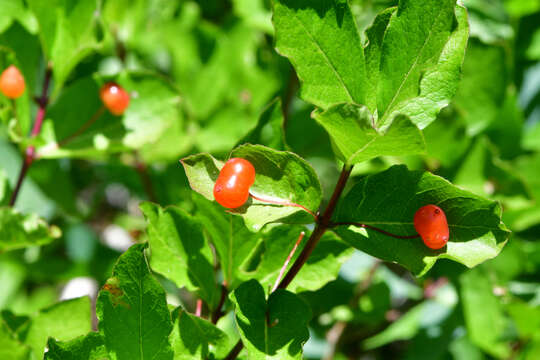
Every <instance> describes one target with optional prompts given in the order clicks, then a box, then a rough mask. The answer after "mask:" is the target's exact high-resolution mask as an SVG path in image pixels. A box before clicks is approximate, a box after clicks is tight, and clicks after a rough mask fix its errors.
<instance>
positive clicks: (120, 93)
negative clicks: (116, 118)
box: [99, 82, 129, 115]
mask: <svg viewBox="0 0 540 360" xmlns="http://www.w3.org/2000/svg"><path fill="white" fill-rule="evenodd" d="M99 97H100V98H101V101H103V104H104V105H105V107H106V108H107V109H108V110H109V111H110V112H111V113H112V114H114V115H122V114H123V113H124V111H125V110H126V109H127V107H128V105H129V94H128V93H127V92H126V90H124V89H123V88H122V87H121V86H120V85H118V84H117V83H114V82H108V83H106V84H105V85H103V86H102V87H101V89H100V90H99Z"/></svg>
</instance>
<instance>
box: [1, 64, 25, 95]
mask: <svg viewBox="0 0 540 360" xmlns="http://www.w3.org/2000/svg"><path fill="white" fill-rule="evenodd" d="M25 87H26V85H25V83H24V77H23V76H22V74H21V72H20V71H19V69H17V67H16V66H14V65H11V66H9V67H8V68H7V69H6V70H4V72H3V73H2V75H0V91H2V93H3V94H4V95H6V96H7V97H8V98H11V99H16V98H18V97H20V96H21V95H22V94H23V93H24V88H25Z"/></svg>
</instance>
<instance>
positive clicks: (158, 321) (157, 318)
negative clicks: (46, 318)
mask: <svg viewBox="0 0 540 360" xmlns="http://www.w3.org/2000/svg"><path fill="white" fill-rule="evenodd" d="M145 247H146V245H143V244H138V245H133V246H131V247H130V248H129V249H128V250H127V252H125V253H124V254H123V255H122V256H120V258H119V259H118V262H117V263H116V265H115V266H114V269H113V274H112V275H113V276H112V277H111V278H109V280H107V283H106V284H105V286H104V287H103V289H102V290H101V291H100V292H99V295H98V299H97V305H96V313H97V317H98V319H99V330H100V332H101V333H102V334H103V335H104V337H105V345H106V347H107V350H108V351H109V354H110V356H111V357H112V358H114V359H119V360H122V359H126V360H127V359H130V360H142V359H158V360H161V359H167V360H172V358H173V351H172V348H171V345H170V343H169V340H168V336H169V333H170V332H171V330H172V322H171V315H170V313H169V309H168V307H167V301H166V299H165V291H164V290H163V288H162V287H161V285H160V284H159V282H158V281H157V280H156V279H155V278H154V277H153V276H152V274H151V273H150V269H149V268H148V264H147V260H146V256H145V254H144V249H145Z"/></svg>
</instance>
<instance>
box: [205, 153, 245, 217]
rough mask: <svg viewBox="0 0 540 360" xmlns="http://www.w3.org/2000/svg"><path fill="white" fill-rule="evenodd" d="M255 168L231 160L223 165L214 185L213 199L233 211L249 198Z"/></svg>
mask: <svg viewBox="0 0 540 360" xmlns="http://www.w3.org/2000/svg"><path fill="white" fill-rule="evenodd" d="M254 182H255V168H254V167H253V165H251V163H250V162H249V161H247V160H244V159H240V158H232V159H230V160H229V161H227V162H226V163H225V165H224V166H223V168H222V169H221V171H220V172H219V176H218V178H217V180H216V184H215V185H214V198H215V199H216V201H217V202H218V203H219V204H220V205H221V206H223V207H226V208H229V209H235V208H237V207H240V206H242V205H244V204H245V202H246V201H247V199H248V198H249V188H250V187H251V185H253V183H254Z"/></svg>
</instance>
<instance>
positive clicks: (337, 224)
mask: <svg viewBox="0 0 540 360" xmlns="http://www.w3.org/2000/svg"><path fill="white" fill-rule="evenodd" d="M342 225H353V226H357V227H361V228H365V229H370V230H373V231H377V232H380V233H381V234H384V235H387V236H391V237H393V238H396V239H416V238H417V237H420V235H418V234H416V235H396V234H392V233H391V232H388V231H386V230H383V229H379V228H378V227H375V226H371V225H367V224H361V223H357V222H336V223H332V224H330V227H334V226H342Z"/></svg>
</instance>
